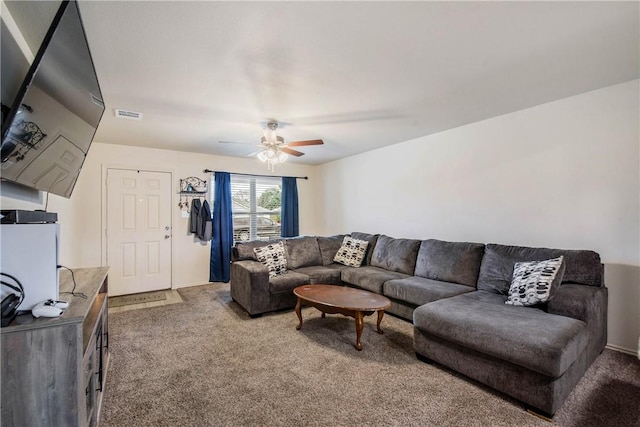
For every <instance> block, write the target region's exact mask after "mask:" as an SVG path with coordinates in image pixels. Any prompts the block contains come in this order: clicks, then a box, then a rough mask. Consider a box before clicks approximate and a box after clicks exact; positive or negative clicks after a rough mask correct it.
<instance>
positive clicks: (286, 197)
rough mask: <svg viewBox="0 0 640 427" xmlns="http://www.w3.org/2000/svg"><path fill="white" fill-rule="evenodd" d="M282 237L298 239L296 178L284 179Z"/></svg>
mask: <svg viewBox="0 0 640 427" xmlns="http://www.w3.org/2000/svg"><path fill="white" fill-rule="evenodd" d="M281 209H282V221H281V222H282V237H296V236H298V235H299V234H300V229H299V227H298V182H297V180H296V178H291V177H282V206H281Z"/></svg>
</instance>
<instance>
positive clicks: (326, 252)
mask: <svg viewBox="0 0 640 427" xmlns="http://www.w3.org/2000/svg"><path fill="white" fill-rule="evenodd" d="M344 238H345V234H337V235H335V236H329V237H322V236H318V247H319V248H320V254H321V255H322V265H329V264H333V258H334V257H335V256H336V252H338V249H340V246H342V241H343V240H344Z"/></svg>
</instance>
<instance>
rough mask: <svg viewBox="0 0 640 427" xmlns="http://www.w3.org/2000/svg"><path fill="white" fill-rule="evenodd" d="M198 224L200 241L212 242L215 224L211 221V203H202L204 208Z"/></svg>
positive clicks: (201, 210) (201, 209)
mask: <svg viewBox="0 0 640 427" xmlns="http://www.w3.org/2000/svg"><path fill="white" fill-rule="evenodd" d="M199 220H200V222H199V224H198V237H199V238H200V240H203V241H205V242H208V241H209V240H211V237H212V235H211V233H212V231H213V223H212V220H211V209H210V208H209V202H207V201H206V200H205V201H204V202H202V207H201V208H200V217H199Z"/></svg>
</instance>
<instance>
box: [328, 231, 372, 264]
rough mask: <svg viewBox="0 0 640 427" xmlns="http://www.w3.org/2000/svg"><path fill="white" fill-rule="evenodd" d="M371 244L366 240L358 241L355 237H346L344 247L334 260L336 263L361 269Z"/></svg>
mask: <svg viewBox="0 0 640 427" xmlns="http://www.w3.org/2000/svg"><path fill="white" fill-rule="evenodd" d="M368 245H369V242H367V241H366V240H358V239H354V238H353V237H349V236H345V237H344V240H343V241H342V246H340V249H338V252H336V256H335V257H334V258H333V260H334V261H335V262H339V263H340V264H344V265H347V266H349V267H360V265H362V260H363V259H364V256H365V254H366V253H367V246H368Z"/></svg>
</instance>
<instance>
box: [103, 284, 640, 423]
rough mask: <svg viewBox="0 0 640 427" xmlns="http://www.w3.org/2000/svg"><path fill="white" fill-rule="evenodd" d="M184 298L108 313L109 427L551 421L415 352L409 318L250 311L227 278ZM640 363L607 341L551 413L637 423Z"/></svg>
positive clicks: (560, 419) (559, 418) (563, 419)
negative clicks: (234, 297) (360, 323)
mask: <svg viewBox="0 0 640 427" xmlns="http://www.w3.org/2000/svg"><path fill="white" fill-rule="evenodd" d="M179 292H180V294H181V295H182V298H183V300H184V303H183V304H174V305H168V306H164V307H154V308H147V309H142V310H135V311H127V312H121V313H114V314H110V318H109V322H110V326H109V329H110V330H109V338H110V340H109V341H110V342H109V344H110V346H109V347H110V350H111V354H112V358H111V366H110V372H109V374H108V376H107V383H106V392H105V396H104V402H103V405H104V406H103V409H102V414H101V423H100V425H101V426H102V427H112V426H118V427H120V426H240V425H241V426H267V425H269V426H275V425H284V426H306V425H317V426H321V425H322V426H324V425H327V426H352V425H358V424H359V425H391V426H412V425H421V426H458V425H462V426H514V425H517V426H549V425H552V424H550V423H548V422H546V421H542V420H540V419H538V418H536V417H534V416H532V415H530V414H528V413H526V412H525V410H524V407H523V406H522V405H521V404H520V403H518V402H516V401H514V400H512V399H510V398H508V397H506V396H504V395H502V394H500V393H497V392H494V391H492V390H490V389H488V388H486V387H483V386H481V385H479V384H477V383H475V382H473V381H470V380H467V379H465V378H464V377H462V376H459V375H457V374H455V373H453V372H451V371H448V370H445V369H443V368H440V367H438V366H433V365H430V364H427V363H424V362H421V361H419V360H417V359H416V357H415V353H414V351H413V343H412V326H411V324H409V323H408V322H405V321H403V320H401V319H398V318H395V317H393V316H385V319H384V321H383V324H382V327H383V329H384V330H385V334H384V335H378V334H377V333H375V318H374V317H367V318H366V319H365V330H364V333H363V337H362V338H363V339H362V343H363V346H364V349H363V351H361V352H358V351H356V350H355V349H354V347H353V344H354V341H355V325H354V321H353V319H351V318H346V317H343V316H339V315H332V316H327V318H325V319H321V318H320V313H319V312H318V311H317V310H315V309H312V308H307V309H304V310H303V318H304V319H305V322H304V325H303V327H302V330H300V331H296V329H295V326H296V324H297V319H296V315H295V313H293V311H285V312H279V313H274V314H269V315H265V316H263V317H261V318H257V319H250V318H249V317H248V316H247V315H246V313H245V312H244V311H242V310H241V309H240V308H239V306H237V305H236V304H235V303H233V302H231V298H230V296H229V287H228V285H223V284H212V285H205V286H198V287H193V288H185V289H180V290H179ZM639 396H640V361H638V360H637V359H636V358H634V357H632V356H629V355H625V354H621V353H617V352H613V351H609V350H605V352H604V353H603V354H602V355H601V356H600V357H599V358H598V360H597V361H596V362H595V364H594V365H593V366H592V367H591V369H590V370H589V371H588V372H587V375H586V376H585V377H584V378H583V380H582V381H581V382H580V383H579V384H578V386H577V387H576V389H575V390H574V392H573V393H572V394H571V395H570V396H569V398H568V400H567V401H566V403H565V405H564V406H563V407H562V409H561V410H560V411H559V412H558V413H557V414H556V417H555V418H554V420H553V424H554V425H559V426H633V425H636V426H638V425H640V405H639V402H640V397H639Z"/></svg>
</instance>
